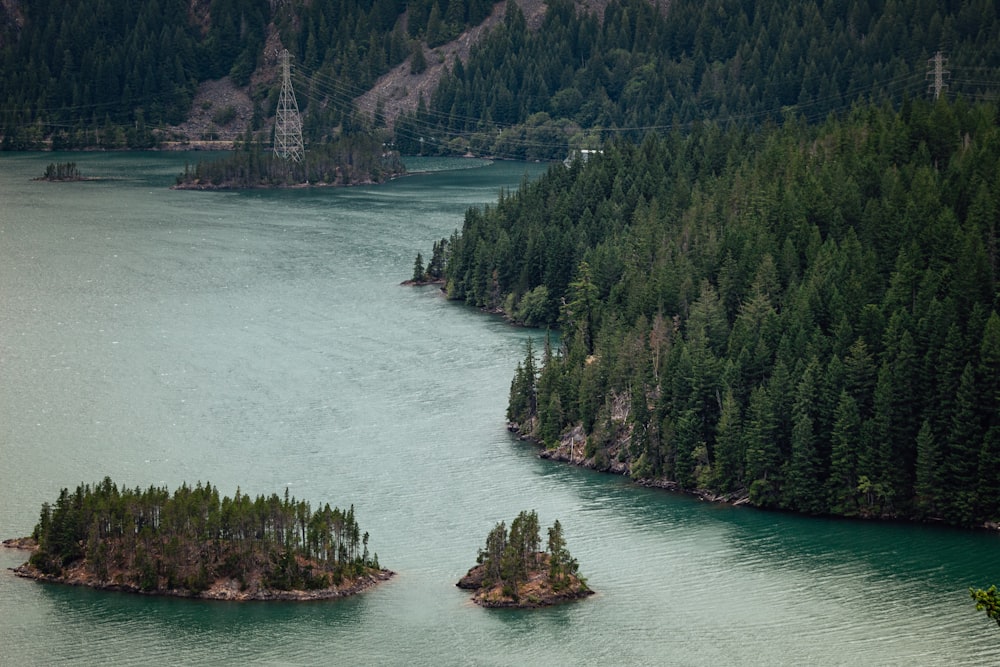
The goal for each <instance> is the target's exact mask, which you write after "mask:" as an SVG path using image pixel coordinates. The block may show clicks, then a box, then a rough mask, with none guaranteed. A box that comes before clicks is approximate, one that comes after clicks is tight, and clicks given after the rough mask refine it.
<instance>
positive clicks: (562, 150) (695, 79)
mask: <svg viewBox="0 0 1000 667" xmlns="http://www.w3.org/2000/svg"><path fill="white" fill-rule="evenodd" d="M547 7H548V10H547V12H546V14H545V18H544V21H543V23H542V25H541V27H540V28H539V29H538V30H537V31H529V30H528V29H527V27H526V23H525V19H524V17H523V16H522V15H521V13H520V11H519V10H518V9H517V7H516V6H514V5H513V3H511V4H510V5H509V6H508V9H507V16H506V19H505V22H504V23H503V25H501V26H499V27H498V28H497V29H496V30H494V31H493V32H492V33H491V34H490V35H489V36H488V37H487V38H486V39H484V40H483V41H481V42H480V43H479V44H477V46H476V47H475V48H474V49H473V51H472V54H471V56H470V57H469V60H468V62H466V63H462V62H454V63H452V64H451V72H450V75H448V76H446V77H445V78H444V79H442V81H441V83H440V85H439V87H438V88H437V90H436V91H435V93H434V95H433V96H432V97H431V99H430V100H428V102H427V104H426V105H425V106H424V107H422V108H420V109H418V110H417V111H416V112H414V113H413V114H412V115H410V116H409V117H407V118H403V119H400V120H399V121H398V122H397V124H396V139H397V142H398V144H399V146H400V149H401V150H402V151H403V152H404V153H417V152H440V153H459V154H461V153H463V152H465V151H466V150H471V151H472V152H473V153H477V154H495V155H501V156H505V157H514V158H527V159H535V158H540V159H552V158H560V159H561V158H563V157H565V155H566V153H567V148H568V147H572V148H597V147H598V146H599V145H600V142H601V141H602V140H604V139H608V138H610V137H612V136H619V135H624V136H627V137H629V138H631V139H633V140H636V141H638V140H641V137H642V135H643V134H644V133H645V132H647V131H650V130H655V131H666V130H669V129H671V128H676V129H683V130H687V129H689V128H690V127H691V124H692V123H694V122H696V121H701V120H706V119H716V120H718V121H722V122H731V121H736V122H740V123H748V124H760V123H762V122H766V121H767V120H768V119H773V120H780V119H781V118H783V116H784V115H785V114H786V113H789V112H791V113H794V114H795V115H798V116H803V117H806V118H807V119H808V120H810V121H819V120H822V119H823V118H825V117H826V115H827V113H829V112H830V111H832V110H842V109H844V108H845V107H849V106H850V104H851V103H853V102H854V101H855V100H856V99H859V98H862V97H863V98H867V99H870V100H874V101H876V102H879V101H881V100H883V99H890V100H893V101H895V102H897V103H898V101H900V100H901V99H902V98H903V96H904V95H909V96H911V97H913V96H916V95H920V94H923V93H924V92H925V91H926V90H927V87H928V80H927V73H928V59H930V58H932V57H933V56H934V55H935V53H936V52H937V51H939V50H941V51H944V52H945V55H946V56H947V62H946V65H947V67H946V69H947V72H948V77H947V79H946V84H947V86H948V90H949V91H950V92H951V93H960V94H962V95H964V96H965V97H967V98H977V97H983V96H990V97H993V98H995V95H996V92H997V90H998V89H1000V40H998V39H997V37H996V36H997V35H998V34H1000V15H998V12H997V6H996V3H995V2H993V1H992V0H966V1H957V0H956V1H950V2H940V1H936V0H914V1H908V2H897V1H895V0H888V1H886V0H808V1H806V2H794V3H788V2H783V1H782V0H763V1H761V0H755V1H752V2H748V1H745V0H707V1H705V0H673V1H671V2H648V1H647V0H614V1H612V2H610V3H609V4H608V5H607V8H606V9H605V10H604V11H603V15H598V14H596V13H593V12H584V11H579V10H576V9H575V5H574V3H573V2H572V0H548V2H547ZM421 139H425V141H420V140H421Z"/></svg>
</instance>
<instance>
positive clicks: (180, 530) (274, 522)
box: [4, 478, 393, 600]
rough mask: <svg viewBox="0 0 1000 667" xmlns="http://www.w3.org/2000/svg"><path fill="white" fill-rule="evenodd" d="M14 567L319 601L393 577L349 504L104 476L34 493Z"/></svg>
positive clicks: (110, 583) (127, 583)
mask: <svg viewBox="0 0 1000 667" xmlns="http://www.w3.org/2000/svg"><path fill="white" fill-rule="evenodd" d="M4 546H8V547H13V548H29V549H32V554H31V557H30V559H29V560H28V562H27V563H25V564H24V565H21V566H20V567H17V568H14V573H15V574H16V575H18V576H20V577H26V578H29V579H36V580H38V581H46V582H55V583H63V584H71V585H77V586H88V587H91V588H98V589H103V590H115V591H126V592H132V593H144V594H149V595H169V596H176V597H194V598H203V599H215V600H319V599H329V598H337V597H344V596H348V595H353V594H355V593H359V592H361V591H363V590H365V589H367V588H370V587H372V586H374V585H375V584H377V583H379V582H381V581H385V580H387V579H389V578H390V577H392V575H393V573H392V572H391V571H389V570H385V569H382V568H381V567H380V566H379V563H378V555H377V554H371V553H369V550H368V533H364V534H362V533H361V530H360V528H359V527H358V524H357V521H356V520H355V517H354V506H353V505H352V506H351V508H350V509H348V510H341V509H338V508H336V507H334V508H331V507H330V505H329V504H325V505H323V506H322V508H320V509H317V510H316V511H313V510H312V509H311V508H310V506H309V503H307V502H305V501H297V500H296V499H295V498H294V497H291V498H290V497H289V495H288V491H287V489H286V491H285V495H284V497H283V498H280V497H278V495H277V494H272V495H271V496H270V497H265V496H257V497H256V498H253V499H251V497H250V496H248V495H246V494H243V493H241V492H240V490H239V489H237V491H236V495H235V496H234V497H233V498H229V497H228V496H226V497H220V495H219V491H218V489H217V488H216V487H213V486H212V485H211V484H209V483H206V484H204V485H202V484H201V483H200V482H199V483H198V484H197V485H195V486H194V487H191V486H188V485H187V484H183V485H181V487H180V488H178V489H177V490H175V491H174V493H173V494H171V493H170V492H169V491H168V490H167V489H166V488H161V487H156V486H151V487H149V488H148V489H146V490H142V489H140V488H138V487H137V488H135V489H128V488H122V489H119V488H118V486H117V485H116V484H114V483H113V482H112V481H111V479H109V478H105V479H104V481H102V482H101V483H99V484H95V485H80V486H78V487H77V488H76V491H75V492H70V491H69V490H68V489H63V490H62V492H61V493H60V494H59V499H58V500H57V501H56V503H55V505H50V504H49V503H44V504H43V505H42V510H41V517H40V520H39V522H38V525H37V526H36V527H35V530H34V533H33V534H32V536H31V537H30V538H21V539H16V540H7V541H6V542H4Z"/></svg>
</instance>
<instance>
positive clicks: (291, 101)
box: [274, 49, 304, 162]
mask: <svg viewBox="0 0 1000 667" xmlns="http://www.w3.org/2000/svg"><path fill="white" fill-rule="evenodd" d="M291 57H292V56H291V54H290V53H288V49H285V50H284V51H282V52H281V95H279V96H278V110H277V113H276V114H275V116H274V154H275V155H277V156H278V157H280V158H284V159H285V160H292V161H294V162H301V161H302V154H303V152H304V150H303V148H302V119H301V118H299V105H298V104H297V103H296V102H295V91H294V90H292V66H291Z"/></svg>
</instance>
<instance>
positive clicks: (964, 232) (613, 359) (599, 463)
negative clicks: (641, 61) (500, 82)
mask: <svg viewBox="0 0 1000 667" xmlns="http://www.w3.org/2000/svg"><path fill="white" fill-rule="evenodd" d="M998 121H1000V111H998V107H997V105H996V104H970V103H968V102H965V101H963V100H958V101H956V102H954V103H952V102H948V101H947V100H945V99H944V98H941V99H939V100H938V101H936V102H928V101H924V100H907V101H906V102H905V103H904V104H903V105H902V107H901V108H900V109H898V110H896V109H893V108H892V107H890V106H889V105H887V104H884V105H868V104H859V105H857V106H855V107H854V108H853V109H852V110H851V111H850V112H849V113H847V114H845V115H843V116H831V117H830V118H828V119H827V121H825V122H824V123H822V124H820V125H818V126H810V125H808V124H806V123H805V122H802V121H797V120H796V119H790V120H789V121H788V122H786V123H784V124H783V125H782V126H780V127H779V126H764V127H762V128H759V129H751V128H746V127H720V126H719V125H717V124H715V123H703V124H698V125H696V126H695V127H694V128H693V129H692V131H691V132H690V133H688V134H681V133H677V132H675V133H670V134H667V135H662V136H661V135H649V136H647V137H646V138H645V139H644V141H643V142H642V143H641V144H634V143H631V142H627V141H616V142H611V143H608V144H606V145H605V146H604V150H603V153H601V154H597V155H594V156H593V157H591V158H590V160H588V161H587V162H586V163H584V162H583V161H582V160H577V161H575V162H573V163H572V164H571V165H570V166H569V167H568V168H567V167H563V166H561V165H560V166H554V167H552V168H551V169H550V170H549V172H548V173H547V174H546V175H545V176H544V177H543V178H541V179H540V180H538V181H537V182H534V183H527V182H525V183H523V184H522V186H521V188H520V189H519V190H518V191H517V192H516V193H515V194H512V195H511V194H503V195H502V196H501V198H500V200H499V201H498V202H497V203H496V204H495V205H494V206H488V207H486V208H484V209H471V210H469V211H468V213H467V214H466V217H465V222H464V225H463V228H462V230H461V233H457V232H456V234H455V235H454V236H453V237H452V238H451V239H450V241H449V243H448V250H447V263H446V267H445V278H446V280H447V290H448V294H449V295H450V296H451V297H452V298H455V299H464V300H466V301H468V302H469V303H471V304H474V305H476V306H480V307H483V308H486V309H491V310H502V311H503V312H505V313H506V315H507V316H508V317H510V318H511V319H513V320H516V321H523V322H525V323H528V324H532V325H536V326H543V327H558V328H559V330H560V334H561V335H560V344H559V345H558V346H557V347H553V346H552V345H546V347H545V349H544V350H543V352H542V355H541V359H540V362H539V360H538V359H536V358H535V356H534V354H535V353H534V351H531V350H529V353H528V355H527V356H526V358H525V361H524V363H522V364H521V365H520V366H519V368H518V370H517V373H516V375H515V377H514V379H513V381H512V385H511V394H510V406H509V410H508V418H509V419H510V421H511V422H513V423H515V424H516V425H517V426H518V427H519V428H520V430H521V432H522V433H523V434H525V435H529V436H531V437H534V438H536V439H538V440H539V441H541V442H543V443H544V444H545V445H546V446H548V447H552V448H557V447H560V446H562V447H565V443H564V442H563V440H562V439H563V438H565V437H568V436H569V435H571V434H572V433H573V432H574V429H578V430H579V432H580V433H582V434H583V435H585V437H586V444H585V448H583V449H585V451H584V452H582V455H581V456H582V458H584V459H585V460H586V461H587V462H588V464H589V465H593V466H595V467H597V468H601V469H609V468H611V467H617V468H619V469H622V470H623V471H625V472H627V473H628V474H630V475H631V476H632V477H633V478H636V479H644V480H652V481H670V482H673V483H676V484H677V485H679V486H680V487H681V488H684V489H701V490H704V491H706V492H708V493H710V494H713V495H723V496H728V497H734V498H735V497H748V498H749V500H750V501H751V502H752V503H754V504H756V505H759V506H762V507H774V508H785V509H793V510H798V511H802V512H807V513H817V514H835V515H845V516H894V517H908V518H917V519H942V520H944V521H947V522H949V523H953V524H959V525H982V524H983V523H984V522H996V521H998V520H1000V505H998V503H1000V315H998V308H1000V297H998V276H1000V249H998V229H997V226H998V219H1000V218H998V211H1000V208H998V207H1000V194H998V193H1000V180H998V174H1000V124H998Z"/></svg>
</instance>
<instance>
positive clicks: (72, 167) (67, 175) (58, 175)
mask: <svg viewBox="0 0 1000 667" xmlns="http://www.w3.org/2000/svg"><path fill="white" fill-rule="evenodd" d="M80 178H81V176H80V170H79V169H77V167H76V163H75V162H60V163H59V164H56V163H55V162H50V163H49V165H48V166H47V167H45V173H44V174H42V180H45V181H78V180H80Z"/></svg>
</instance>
